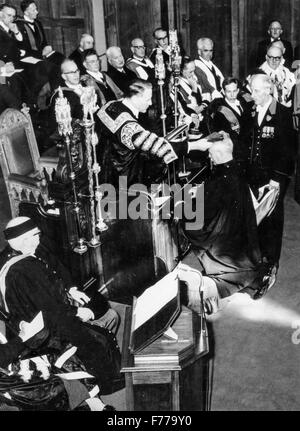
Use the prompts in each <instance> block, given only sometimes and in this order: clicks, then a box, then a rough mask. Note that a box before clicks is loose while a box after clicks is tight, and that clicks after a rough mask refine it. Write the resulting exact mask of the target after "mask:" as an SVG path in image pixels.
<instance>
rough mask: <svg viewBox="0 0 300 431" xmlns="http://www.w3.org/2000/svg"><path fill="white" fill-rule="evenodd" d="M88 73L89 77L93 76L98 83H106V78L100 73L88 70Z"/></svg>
mask: <svg viewBox="0 0 300 431" xmlns="http://www.w3.org/2000/svg"><path fill="white" fill-rule="evenodd" d="M87 73H88V74H89V75H91V76H92V77H93V78H95V79H96V81H100V82H103V83H104V77H103V75H102V73H101V72H100V71H99V72H91V71H90V70H88V71H87Z"/></svg>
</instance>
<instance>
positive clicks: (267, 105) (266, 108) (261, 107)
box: [256, 96, 273, 112]
mask: <svg viewBox="0 0 300 431" xmlns="http://www.w3.org/2000/svg"><path fill="white" fill-rule="evenodd" d="M272 100H273V99H272V97H271V96H270V100H268V102H267V103H265V104H264V105H263V106H260V105H257V106H256V111H257V112H267V110H268V109H269V106H270V105H271V103H272Z"/></svg>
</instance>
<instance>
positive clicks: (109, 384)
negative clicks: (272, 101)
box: [0, 217, 122, 394]
mask: <svg viewBox="0 0 300 431" xmlns="http://www.w3.org/2000/svg"><path fill="white" fill-rule="evenodd" d="M4 234H5V237H6V239H7V241H8V243H9V246H10V247H11V249H12V253H11V255H10V256H8V260H7V262H6V263H5V264H4V266H3V267H2V269H1V276H0V286H1V287H0V289H1V297H2V301H3V303H4V307H5V310H6V312H8V313H9V325H10V327H11V328H13V329H14V330H17V328H18V327H19V323H20V321H21V320H26V321H31V320H32V319H33V318H34V317H35V316H36V315H37V314H38V312H39V311H42V313H43V317H44V329H43V330H42V331H41V332H40V333H39V334H37V335H36V336H35V337H33V341H32V347H33V346H34V347H35V349H36V350H37V351H38V352H39V353H41V352H42V351H43V349H49V348H51V347H53V348H55V346H56V347H57V346H61V345H63V344H65V343H71V344H72V345H73V346H76V347H77V355H78V357H79V359H80V360H82V361H83V363H84V364H85V366H86V369H87V371H88V372H89V373H91V374H92V375H93V376H94V377H95V378H96V379H97V381H98V384H99V387H100V391H101V393H102V394H104V393H111V391H113V390H114V383H115V382H114V380H115V379H116V381H117V384H119V385H120V384H122V379H121V378H120V375H119V371H120V370H119V366H120V364H119V359H120V357H119V355H120V354H119V352H118V349H117V347H116V341H115V339H114V337H113V336H112V334H111V333H109V331H108V330H106V329H105V328H102V327H100V326H98V325H90V324H88V323H85V322H89V321H91V320H93V319H94V317H95V313H94V312H93V311H92V310H91V308H89V307H88V305H87V304H86V295H85V294H84V293H83V292H80V291H78V290H77V289H75V290H72V289H69V290H68V294H69V295H71V297H72V298H73V299H74V301H77V302H79V303H80V302H81V305H80V306H74V305H72V304H70V302H68V300H67V295H66V289H67V288H68V285H65V284H64V280H62V278H61V277H62V272H61V271H60V269H59V268H58V270H57V271H56V269H54V268H53V267H51V264H50V265H49V264H48V262H45V261H44V260H43V259H42V258H41V257H38V256H37V255H36V250H37V248H38V246H39V243H40V239H39V236H40V230H39V228H38V227H37V226H36V225H35V223H34V222H33V221H32V220H31V219H29V218H28V217H19V218H16V219H13V220H11V221H10V222H9V223H8V225H7V227H6V229H5V231H4ZM95 311H96V310H95ZM8 337H9V334H8Z"/></svg>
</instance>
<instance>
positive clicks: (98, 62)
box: [69, 58, 100, 73]
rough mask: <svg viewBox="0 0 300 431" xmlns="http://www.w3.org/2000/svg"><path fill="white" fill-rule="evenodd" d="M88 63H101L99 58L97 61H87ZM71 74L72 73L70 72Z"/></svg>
mask: <svg viewBox="0 0 300 431" xmlns="http://www.w3.org/2000/svg"><path fill="white" fill-rule="evenodd" d="M85 61H86V62H87V63H92V64H93V63H99V61H100V60H99V58H97V59H96V60H85ZM77 70H78V69H77ZM69 73H70V72H69Z"/></svg>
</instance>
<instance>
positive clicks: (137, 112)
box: [122, 98, 139, 118]
mask: <svg viewBox="0 0 300 431" xmlns="http://www.w3.org/2000/svg"><path fill="white" fill-rule="evenodd" d="M122 103H123V105H125V106H126V107H127V108H129V109H130V111H131V112H132V113H133V115H134V116H135V117H136V118H138V116H139V111H138V110H137V109H136V108H135V107H134V106H133V105H132V103H131V102H130V99H128V98H125V99H123V100H122Z"/></svg>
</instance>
